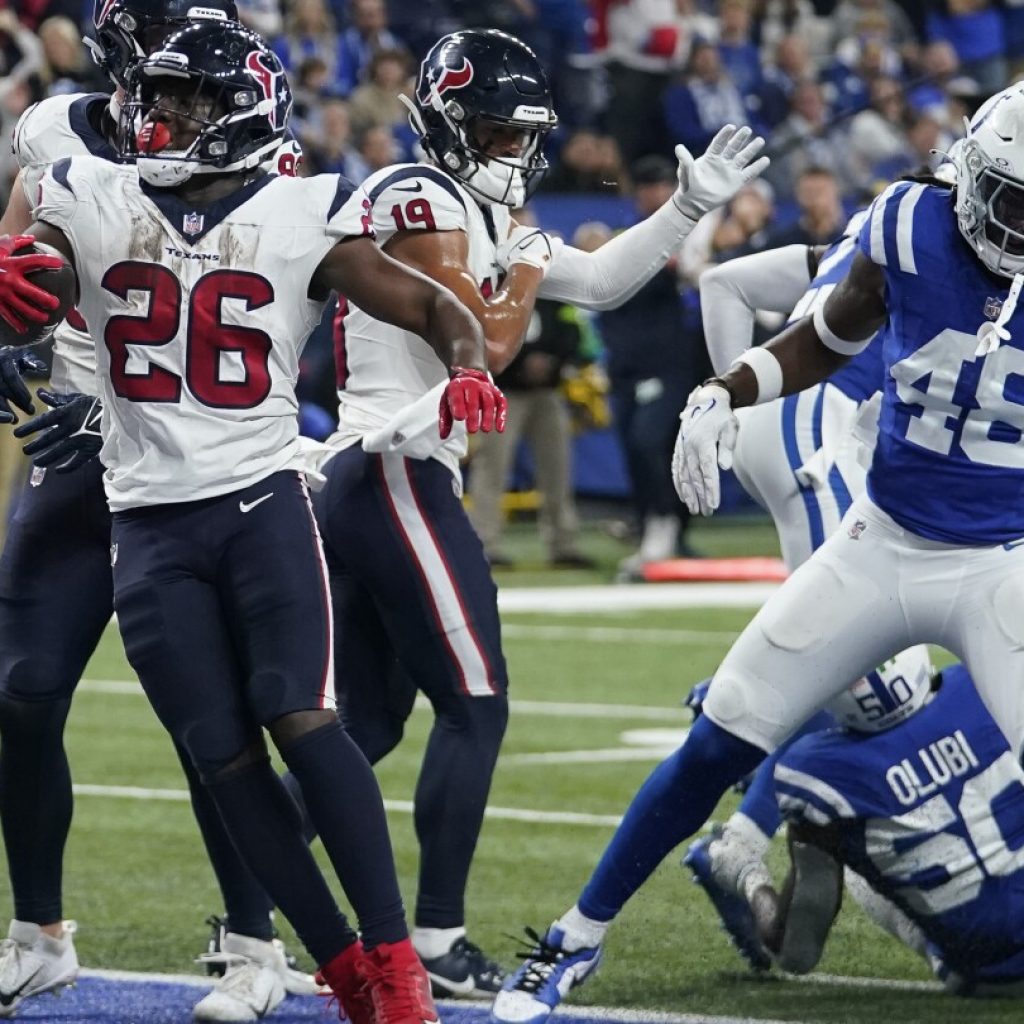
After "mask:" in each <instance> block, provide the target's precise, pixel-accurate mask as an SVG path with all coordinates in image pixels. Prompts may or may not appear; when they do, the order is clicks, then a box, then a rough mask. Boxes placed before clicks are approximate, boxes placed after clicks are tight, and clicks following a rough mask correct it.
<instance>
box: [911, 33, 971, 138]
mask: <svg viewBox="0 0 1024 1024" xmlns="http://www.w3.org/2000/svg"><path fill="white" fill-rule="evenodd" d="M915 70H916V76H915V77H920V78H922V79H924V80H923V81H921V82H919V83H918V84H917V85H915V86H914V87H913V88H912V89H909V90H908V91H907V104H908V106H909V107H910V108H911V109H912V110H915V111H917V112H918V113H923V114H929V115H930V116H932V117H934V118H935V119H936V120H937V121H938V122H939V123H940V124H943V125H945V126H946V127H949V128H954V127H955V128H957V129H959V125H953V124H952V123H951V121H950V119H949V91H948V90H949V84H950V82H952V81H953V80H954V79H955V78H956V76H957V74H958V73H959V71H960V58H959V57H958V56H957V55H956V50H955V48H954V47H953V44H952V43H949V42H946V41H945V40H939V41H937V42H933V43H929V44H928V45H927V46H925V47H924V48H923V49H922V51H921V60H920V62H919V64H918V66H917V68H916V69H915Z"/></svg>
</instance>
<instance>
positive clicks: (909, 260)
mask: <svg viewBox="0 0 1024 1024" xmlns="http://www.w3.org/2000/svg"><path fill="white" fill-rule="evenodd" d="M924 189H925V186H924V185H920V184H918V185H911V186H910V188H908V189H907V191H906V192H904V193H903V195H902V196H901V197H900V203H899V208H898V209H899V212H898V213H897V215H896V252H897V255H898V256H899V263H900V270H902V271H904V272H905V273H907V274H916V273H917V263H916V261H915V260H914V207H916V206H917V203H918V200H919V199H920V198H921V195H922V194H923V192H924Z"/></svg>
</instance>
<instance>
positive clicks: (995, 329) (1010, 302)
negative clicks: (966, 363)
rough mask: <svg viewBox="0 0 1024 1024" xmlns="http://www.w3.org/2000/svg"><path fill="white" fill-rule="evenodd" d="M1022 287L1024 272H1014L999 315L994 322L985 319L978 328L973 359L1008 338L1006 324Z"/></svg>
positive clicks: (1012, 312) (983, 354) (984, 354)
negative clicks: (976, 345)
mask: <svg viewBox="0 0 1024 1024" xmlns="http://www.w3.org/2000/svg"><path fill="white" fill-rule="evenodd" d="M1022 287H1024V274H1014V275H1013V283H1012V284H1011V285H1010V294H1009V295H1008V296H1007V297H1006V301H1005V302H1004V303H1003V307H1002V309H1000V310H999V316H998V317H996V319H995V322H993V321H991V320H986V321H985V323H983V324H982V325H981V326H980V327H979V328H978V347H977V348H976V349H975V350H974V357H975V359H978V358H980V357H982V356H987V355H988V354H989V353H990V352H995V350H996V349H997V348H999V346H1000V344H1001V343H1002V342H1004V341H1009V340H1010V332H1009V331H1008V330H1007V328H1006V325H1007V324H1008V323H1009V322H1010V318H1011V317H1012V316H1013V314H1014V311H1015V310H1016V309H1017V301H1018V299H1019V298H1020V290H1021V288H1022Z"/></svg>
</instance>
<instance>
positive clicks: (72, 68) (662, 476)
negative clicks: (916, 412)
mask: <svg viewBox="0 0 1024 1024" xmlns="http://www.w3.org/2000/svg"><path fill="white" fill-rule="evenodd" d="M238 7H239V12H240V16H241V19H242V21H243V22H244V23H246V24H248V25H249V26H250V27H252V28H254V29H256V30H257V31H259V32H260V33H261V34H262V35H264V36H265V37H266V38H267V39H268V40H270V41H271V43H272V45H273V47H274V49H275V50H276V51H277V53H278V54H279V55H280V57H281V59H282V61H283V63H284V65H285V67H286V68H287V69H288V71H289V73H290V75H291V80H292V88H293V91H294V93H295V97H296V110H295V115H296V116H295V117H294V119H293V129H294V131H295V133H296V135H297V136H298V138H299V140H300V141H301V143H302V146H303V148H304V151H305V162H304V167H305V173H321V172H332V173H343V174H345V175H346V176H348V177H350V178H352V179H353V180H354V181H356V182H359V181H361V180H362V179H364V178H365V177H366V176H367V175H368V174H370V173H372V172H373V171H375V170H378V169H379V168H381V167H385V166H387V165H389V164H392V163H395V162H399V161H403V160H415V159H417V158H418V156H419V154H418V153H417V152H416V142H415V137H414V135H413V133H412V131H411V130H410V129H409V126H408V123H407V120H406V112H405V108H404V107H403V106H402V104H401V103H400V102H399V100H398V99H397V96H398V94H399V93H400V92H403V91H405V92H409V91H410V90H411V87H412V82H413V80H414V72H415V69H416V67H417V64H418V61H419V59H420V58H421V56H422V54H423V53H424V52H425V51H426V49H427V48H428V47H429V46H430V45H431V44H432V43H433V42H434V41H435V40H436V39H437V38H438V36H439V35H441V34H443V33H446V32H450V31H453V30H455V29H457V28H458V27H460V26H477V25H479V26H489V27H499V28H503V29H505V30H507V31H509V32H511V33H513V34H514V35H517V36H518V37H520V38H521V39H523V40H524V41H526V42H527V43H528V44H529V45H531V46H532V47H533V48H534V50H535V51H536V52H537V54H538V56H539V57H540V59H541V61H542V62H543V63H544V64H545V65H546V67H547V68H548V69H549V73H550V77H551V81H552V86H553V91H554V96H555V104H556V109H557V111H558V114H559V117H560V122H561V124H560V128H559V130H558V131H557V132H556V133H555V135H554V137H553V139H552V142H551V147H550V148H551V152H550V153H549V159H550V161H551V164H552V167H551V170H550V172H549V173H548V176H547V178H546V179H545V181H544V183H543V184H542V186H541V190H540V193H539V194H538V196H537V197H536V200H535V203H534V210H533V211H532V212H533V216H534V217H535V218H536V219H537V221H538V222H539V223H540V224H541V226H542V227H544V228H545V229H546V230H553V231H555V232H559V233H561V234H563V235H565V236H566V237H573V238H574V240H575V242H576V244H577V245H581V246H584V247H589V246H595V245H598V244H600V243H601V241H603V240H604V239H605V238H607V237H608V232H609V231H610V230H614V229H616V228H619V227H623V226H626V225H627V224H628V223H630V222H632V221H633V220H635V219H637V218H638V217H640V216H645V215H646V214H647V213H649V212H650V211H651V210H653V209H655V208H656V207H657V205H658V204H659V203H660V202H662V201H664V198H665V196H667V195H668V194H670V192H671V189H672V187H674V181H675V169H674V168H675V161H674V160H673V159H672V149H673V146H674V145H675V144H676V143H678V142H682V143H684V144H685V145H687V146H688V147H689V148H690V149H691V150H692V151H693V152H694V153H699V152H702V151H703V149H704V148H705V146H706V145H707V143H708V141H709V140H710V139H711V137H712V136H713V135H714V133H715V132H716V131H717V130H718V129H719V128H720V127H721V126H722V125H723V124H726V123H730V122H732V123H737V124H742V123H747V124H750V125H752V126H753V127H754V128H755V129H756V130H757V131H759V132H762V133H764V134H766V135H767V136H768V138H769V150H768V151H769V153H770V155H771V156H772V166H771V168H770V169H769V171H768V173H767V174H766V175H765V176H764V178H763V179H761V180H759V181H757V182H755V183H753V184H752V185H751V186H749V187H748V188H747V189H746V190H744V191H743V192H742V193H741V194H740V195H739V196H737V198H736V199H735V200H734V201H733V202H732V204H730V206H729V207H727V208H726V209H724V210H722V211H718V212H716V213H715V214H712V215H710V216H708V217H706V218H705V219H704V220H703V222H702V223H701V225H700V227H699V229H698V230H696V231H695V232H694V233H693V234H692V235H691V236H690V237H689V238H688V239H687V242H686V244H685V246H684V248H683V250H682V251H681V252H680V254H679V257H678V259H677V260H675V261H673V262H672V263H671V264H670V266H669V267H668V268H667V269H666V270H665V271H663V272H662V273H660V274H659V275H658V276H657V278H656V279H655V280H654V281H652V282H651V283H650V284H649V285H648V286H647V287H646V288H644V289H643V291H642V292H641V293H640V294H639V295H637V296H636V297H635V298H634V299H633V300H631V301H630V302H629V303H627V304H626V306H625V307H623V308H622V309H620V310H617V311H615V312H614V313H611V314H603V315H602V316H600V317H598V318H596V320H592V321H589V322H586V323H584V322H582V321H581V322H580V324H579V329H578V330H577V331H575V332H573V331H567V329H566V328H565V320H566V316H563V317H562V318H561V319H559V317H558V316H556V315H554V314H551V315H549V314H545V313H544V310H543V307H542V308H541V310H540V314H541V315H540V316H539V318H538V322H537V324H536V330H535V331H533V332H532V337H530V338H528V340H527V345H526V346H525V348H524V356H523V360H524V362H525V363H526V365H524V363H523V362H521V363H520V364H519V365H517V366H515V367H513V369H512V370H511V371H510V372H509V375H508V376H507V377H506V378H505V379H504V380H502V381H500V383H502V385H503V386H504V387H505V388H506V390H508V391H510V392H511V393H513V396H514V395H515V393H517V392H525V391H533V390H535V389H538V388H539V389H545V390H547V391H549V392H550V391H551V389H552V388H559V387H560V386H561V382H563V379H564V378H569V379H570V386H569V390H570V393H571V394H570V397H571V398H572V399H575V402H574V404H573V405H572V408H573V409H575V410H576V411H577V413H578V415H577V426H579V422H580V421H582V423H583V425H584V426H585V427H593V426H597V427H601V426H602V425H603V424H604V421H605V419H606V415H607V407H606V406H607V403H605V399H604V396H605V393H607V394H608V395H609V396H610V399H611V402H610V406H611V410H612V415H613V417H614V426H613V428H612V429H611V430H608V431H607V432H606V437H607V441H608V443H607V444H605V445H602V444H598V445H597V446H595V447H591V448H590V449H588V453H589V454H588V455H587V459H589V460H590V461H589V464H583V462H582V459H581V457H580V452H579V450H578V446H577V452H576V454H577V459H576V466H575V467H574V468H573V469H572V470H570V469H569V468H568V461H567V460H566V464H565V466H562V465H561V464H559V463H558V462H557V460H556V464H555V465H554V466H553V467H552V466H551V464H550V463H548V464H547V465H545V466H544V467H543V470H542V467H540V466H538V467H537V468H538V471H541V472H544V471H546V475H547V477H548V481H547V486H546V487H545V488H544V489H545V490H546V491H548V492H549V498H548V508H549V511H551V512H552V517H553V518H551V519H550V520H549V522H548V524H547V526H546V533H547V534H548V536H549V537H550V538H552V539H551V540H550V543H549V548H550V552H551V555H552V558H553V560H555V561H558V560H559V559H560V558H563V557H565V558H566V559H567V560H568V561H570V562H571V561H572V560H573V556H574V554H575V552H576V548H575V542H574V539H573V536H572V533H573V522H574V517H573V514H572V511H571V509H569V510H568V511H564V510H560V506H559V504H558V503H559V502H561V503H562V504H563V505H564V504H565V502H571V493H572V490H575V491H577V492H581V491H582V492H585V493H605V494H612V495H616V496H625V495H626V494H630V495H632V498H633V500H634V504H635V508H636V516H637V523H638V525H641V526H642V525H644V524H646V525H647V526H650V527H651V530H652V531H653V532H652V533H651V534H650V537H649V538H648V541H649V546H648V549H647V551H648V557H647V558H646V559H645V560H649V559H652V558H660V557H666V556H668V555H670V554H672V553H675V551H676V549H677V548H678V549H681V550H685V541H684V539H683V538H684V536H685V522H686V513H685V511H684V510H682V509H681V506H680V505H679V503H678V501H677V500H676V499H675V496H674V493H673V491H672V487H671V482H670V480H669V479H668V468H667V467H668V458H667V455H668V453H670V451H671V445H672V441H673V439H674V435H675V423H676V417H677V415H678V412H679V410H680V409H681V408H682V406H683V404H685V397H686V395H687V394H688V393H689V391H690V390H691V388H692V387H693V386H694V384H695V383H696V382H698V381H700V380H702V379H703V378H704V377H706V376H707V375H708V373H709V372H710V368H709V365H708V363H707V360H706V355H705V353H704V345H703V339H702V335H701V326H700V313H699V299H698V296H697V291H696V284H697V281H698V279H699V276H700V274H701V272H702V271H703V269H704V268H706V267H707V266H708V265H710V264H713V263H718V262H721V261H723V260H725V259H728V258H730V257H732V256H736V255H741V254H744V253H748V252H752V251H757V250H760V249H765V248H772V247H775V246H780V245H785V244H791V243H802V244H823V243H828V242H831V241H833V240H834V239H835V238H836V237H837V236H838V235H839V234H840V232H841V230H842V227H843V225H844V224H845V221H846V218H847V216H848V215H849V213H850V212H851V211H852V210H853V209H855V208H857V207H859V206H862V205H864V203H865V202H866V201H868V200H870V198H871V197H872V196H873V195H875V194H877V192H878V191H879V190H880V188H881V187H882V186H883V185H884V184H885V183H887V182H889V181H891V180H892V179H893V178H895V177H897V176H899V175H900V174H904V173H907V172H910V171H915V170H920V169H921V168H922V167H925V166H927V167H931V168H934V167H935V166H936V163H937V161H939V160H940V159H941V156H939V155H938V154H940V153H941V152H943V151H945V150H947V149H948V148H949V146H950V145H951V144H952V143H953V141H954V140H955V139H956V138H957V137H958V135H960V134H961V133H962V127H961V126H962V123H963V118H964V115H969V114H970V113H972V112H973V110H974V109H976V108H977V106H978V105H979V103H980V102H981V100H983V99H984V98H985V97H987V96H988V95H990V94H991V93H993V92H995V91H996V90H998V89H1000V88H1002V87H1003V86H1004V85H1005V84H1007V83H1008V82H1009V81H1011V80H1013V79H1014V77H1015V76H1016V75H1017V74H1019V73H1021V72H1024V0H1002V2H1001V3H995V2H992V0H906V2H901V3H896V2H894V0H839V2H838V3H836V2H835V0H589V2H588V0H239V3H238ZM91 26H92V3H91V2H88V0H86V2H83V0H18V2H16V3H14V4H13V5H9V6H0V75H2V77H0V130H2V131H3V133H4V134H5V135H7V134H9V132H10V130H11V128H13V126H14V124H15V123H16V121H17V118H18V116H19V115H20V114H21V113H22V111H23V110H25V108H26V107H27V106H28V105H29V104H31V103H32V102H34V101H35V100H38V99H40V98H42V97H44V96H47V95H53V94H55V93H60V92H70V91H92V90H108V89H109V88H110V85H109V83H108V82H107V81H106V79H105V78H104V76H103V75H102V74H101V73H100V72H99V70H98V69H97V68H96V67H95V65H94V64H93V62H92V60H91V59H90V56H89V53H88V49H87V47H86V45H84V43H83V37H84V36H87V35H88V34H89V32H90V31H91ZM15 170H16V168H15V165H14V161H13V157H12V156H11V154H10V152H9V149H8V147H6V146H3V147H0V200H2V201H4V202H6V196H7V193H8V192H9V189H10V183H11V181H12V179H13V177H14V173H15ZM666 190H667V191H666ZM765 326H766V327H771V326H773V325H772V324H766V325H765ZM638 338H639V339H640V340H639V342H638ZM595 339H596V342H595ZM595 353H600V355H598V356H597V357H596V361H595ZM540 356H543V357H544V358H543V359H541V358H540ZM531 363H532V365H530V364H531ZM331 364H332V351H331V345H330V329H329V324H328V323H326V322H325V324H324V325H323V328H322V330H321V331H320V332H319V333H318V334H317V335H314V338H313V339H312V340H311V342H310V345H309V347H308V349H307V354H306V357H305V361H304V374H305V376H304V381H303V387H304V393H303V397H304V398H305V399H306V400H307V402H308V405H307V410H308V411H309V412H310V413H311V415H312V421H311V422H310V424H309V425H308V426H307V429H308V430H309V431H310V432H312V433H317V432H327V430H328V428H329V426H330V415H331V414H330V412H329V410H332V409H333V407H334V398H333V369H332V365H331ZM581 364H582V365H588V364H589V365H591V366H593V367H595V369H594V370H592V371H589V372H588V373H587V374H586V375H585V376H584V378H583V380H582V382H581V381H580V379H579V372H578V366H579V365H581ZM598 368H599V369H598ZM604 373H606V374H607V378H608V379H606V377H605V376H604ZM513 400H514V398H513ZM546 408H547V412H548V415H546V416H545V418H544V419H543V421H542V429H543V430H544V432H545V434H546V435H548V434H549V432H550V431H551V430H552V429H556V430H557V429H564V430H566V431H567V430H568V429H569V417H568V415H566V416H564V417H561V418H559V419H552V417H551V416H550V413H551V405H550V403H548V405H547V406H546ZM320 410H322V415H321V412H320ZM526 419H527V417H526V415H525V413H524V426H523V429H522V431H517V432H516V433H517V436H519V434H521V435H522V436H524V437H525V438H527V439H529V437H530V429H529V425H528V423H526ZM488 443H494V444H501V443H502V441H501V440H500V439H498V438H493V439H489V440H488ZM511 443H512V441H511V440H510V439H505V441H504V444H505V448H506V451H505V452H499V453H496V454H495V455H494V456H493V461H494V462H495V463H496V464H497V470H495V469H494V467H493V466H492V467H491V468H490V469H489V470H488V471H487V473H488V479H489V480H493V479H495V472H497V473H498V475H500V473H501V472H508V471H510V467H511V472H513V473H515V472H516V471H515V461H514V460H513V459H511V458H510V456H509V454H508V451H507V448H508V446H509V444H511ZM566 445H568V440H566ZM488 458H492V456H489V455H488V454H486V453H485V454H484V455H483V457H482V459H483V460H486V459H488ZM520 466H521V460H520ZM523 472H524V471H523V470H522V468H520V471H519V473H520V476H522V475H523ZM525 473H526V475H527V476H528V477H529V476H531V475H532V474H531V471H530V470H529V469H527V470H525ZM570 473H571V479H572V483H573V485H574V486H573V487H569V486H568V484H567V483H566V476H567V475H568V474H570ZM537 475H538V476H539V475H540V472H538V474H537ZM557 494H562V495H564V496H565V497H563V498H557V497H554V496H553V495H557ZM552 510H553V511H552ZM485 515H486V516H489V520H488V521H487V522H483V521H481V522H480V523H478V527H479V528H480V530H481V533H484V534H486V535H487V537H488V538H490V539H489V540H488V547H489V550H490V552H491V554H492V556H493V557H494V559H495V560H496V561H500V560H501V559H502V557H503V556H502V552H501V550H500V540H499V537H498V534H499V533H500V528H499V526H497V525H495V523H496V522H497V520H496V519H495V512H494V510H493V509H491V510H490V511H489V512H487V513H486V514H485ZM652 520H656V522H653V523H652ZM559 523H560V524H561V525H558V524H559Z"/></svg>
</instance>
